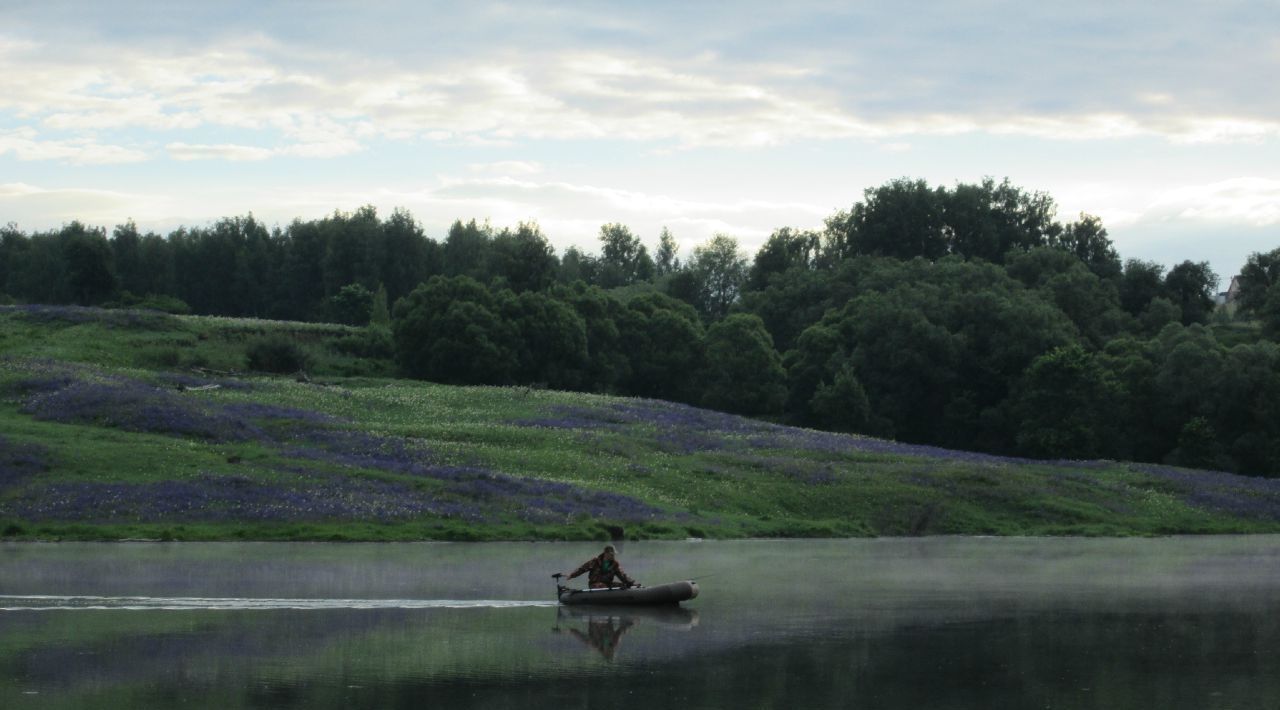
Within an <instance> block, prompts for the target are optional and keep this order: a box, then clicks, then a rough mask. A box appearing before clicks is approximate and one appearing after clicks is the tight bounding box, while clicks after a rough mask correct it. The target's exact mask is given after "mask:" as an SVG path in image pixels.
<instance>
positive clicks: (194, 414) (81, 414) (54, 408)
mask: <svg viewBox="0 0 1280 710" xmlns="http://www.w3.org/2000/svg"><path fill="white" fill-rule="evenodd" d="M21 411H22V412H23V413H25V414H30V415H31V416H33V417H35V418H36V419H39V420H42V421H54V422H62V423H64V424H97V425H101V426H109V427H114V428H117V429H124V430H126V431H138V432H146V433H153V434H168V435H176V436H189V437H194V438H198V439H207V440H210V441H245V440H248V439H253V438H258V437H259V436H260V435H261V432H260V431H259V430H258V429H257V428H256V427H254V426H252V425H251V424H249V423H248V422H245V421H244V420H242V419H237V418H235V417H231V416H228V415H226V414H224V413H222V412H219V411H217V410H216V409H215V408H212V407H210V406H206V405H205V404H203V403H202V402H201V401H200V400H197V399H193V398H189V397H184V396H182V395H179V394H177V393H175V392H171V391H169V390H163V389H160V388H157V387H152V386H150V385H146V384H143V383H141V382H138V381H136V380H128V379H124V378H121V379H118V380H116V381H106V382H95V381H88V380H81V381H77V382H72V383H70V384H68V385H66V386H64V387H61V388H59V389H53V390H51V391H45V392H41V393H39V394H36V395H34V396H31V397H28V398H27V400H26V402H25V403H24V404H23V405H22V408H21Z"/></svg>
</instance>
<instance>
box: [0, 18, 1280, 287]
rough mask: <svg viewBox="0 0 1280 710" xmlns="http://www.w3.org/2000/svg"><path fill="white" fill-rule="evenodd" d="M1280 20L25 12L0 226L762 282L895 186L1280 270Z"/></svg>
mask: <svg viewBox="0 0 1280 710" xmlns="http://www.w3.org/2000/svg"><path fill="white" fill-rule="evenodd" d="M1277 76H1280V4H1277V3H1273V2H1256V1H1255V2H1243V1H1230V0H1228V1H1225V2H1222V1H1219V2H1213V3H1208V2H1199V1H1196V0H1172V1H1170V2H1165V3H1145V2H1118V3H1117V2H1100V1H1095V0H1087V1H1085V2H1076V3H1023V2H1005V1H1002V0H990V1H986V0H963V1H961V2H923V1H912V2H906V3H894V4H888V3H861V2H852V3H851V2H821V1H817V2H792V3H785V4H783V3H767V2H736V3H725V2H709V3H678V2H649V3H643V4H639V3H590V2H540V3H536V4H534V3H528V4H525V3H503V2H471V3H456V4H455V3H424V2H393V1H389V2H376V1H375V2H366V3H359V4H357V3H347V2H301V1H294V2H269V3H261V2H252V3H251V2H238V1H237V2H218V3H202V4H199V5H190V6H188V5H187V4H185V3H160V2H101V3H91V2H59V1H57V0H45V1H41V2H30V1H27V0H16V1H15V0H10V1H9V2H6V3H4V5H3V6H2V7H0V224H3V223H5V222H14V223H16V224H17V225H18V227H19V228H20V229H23V230H25V231H28V232H31V231H34V230H42V229H49V228H53V227H57V226H59V225H61V224H63V223H65V222H69V221H71V220H73V219H78V220H80V221H83V222H86V223H88V224H93V225H99V226H104V227H107V228H108V229H110V228H111V227H112V226H114V225H116V224H120V223H122V222H125V221H126V220H128V219H133V220H136V221H137V223H138V225H139V226H140V227H141V228H142V229H143V230H148V229H151V230H156V231H159V232H161V233H167V231H168V230H169V229H172V228H174V227H176V226H179V225H188V226H197V225H203V224H207V223H209V222H211V221H213V220H216V219H218V218H220V217H229V216H235V215H241V214H246V213H250V212H252V213H253V214H254V215H255V216H256V217H257V218H259V219H260V220H262V221H264V222H266V223H267V224H279V225H282V226H283V225H286V224H288V222H290V221H291V220H293V219H294V218H302V219H315V218H319V217H322V216H324V215H325V214H328V213H331V212H333V211H334V210H341V211H351V210H354V209H356V208H358V207H360V206H362V205H365V204H372V205H374V206H376V207H377V208H378V210H379V213H380V214H382V215H383V216H386V215H388V214H390V212H391V211H392V209H394V208H396V207H403V208H406V209H408V210H410V211H411V212H412V213H413V215H414V216H415V217H416V218H417V219H418V220H419V221H420V222H422V224H423V226H424V228H425V229H426V232H427V234H428V236H430V237H432V238H435V239H441V238H443V236H444V232H445V230H446V229H447V227H448V225H449V224H450V223H451V222H453V221H454V220H455V219H463V220H469V219H473V218H474V219H477V220H481V221H483V220H485V219H488V220H490V221H491V222H492V223H493V224H494V226H496V227H503V226H509V225H514V224H515V223H516V222H518V221H522V220H523V221H528V220H533V221H536V222H538V223H539V224H540V225H541V227H542V229H543V231H544V233H545V234H546V235H547V236H548V238H549V239H550V240H551V242H552V244H553V245H554V246H555V247H556V249H557V251H558V252H559V253H563V251H564V249H565V248H567V247H568V246H570V245H574V246H577V247H579V248H580V249H583V250H585V251H588V252H593V253H595V252H598V243H597V241H596V235H597V234H598V231H599V228H600V225H602V224H604V223H606V222H621V223H623V224H626V225H628V226H630V227H631V229H632V230H633V231H634V232H635V233H636V234H638V235H639V236H640V237H641V238H642V239H643V240H644V241H645V243H646V244H648V245H649V246H650V248H653V246H654V245H655V244H656V242H657V237H658V232H659V230H660V229H661V228H662V227H664V226H665V227H667V228H669V229H670V230H671V232H672V234H673V235H674V236H675V237H676V239H677V241H678V242H679V244H680V246H681V256H686V255H688V254H689V253H690V252H691V251H692V249H693V247H694V246H696V245H698V244H700V243H702V242H704V241H705V240H706V239H708V238H709V237H710V236H712V235H713V234H715V233H718V232H723V233H728V234H730V235H733V236H735V237H737V238H738V240H739V242H740V244H741V245H742V247H743V249H744V250H745V251H747V252H748V253H754V251H755V250H756V248H758V247H759V245H760V244H761V243H762V242H763V241H764V239H765V238H766V237H767V236H768V235H769V233H771V232H772V231H773V230H775V229H777V228H780V227H786V226H790V227H797V228H818V227H821V225H822V223H823V220H824V218H826V217H828V216H829V215H831V214H832V213H834V212H836V211H837V210H841V209H848V208H849V207H850V206H851V205H852V204H853V203H854V202H856V201H858V200H860V199H862V193H863V190H864V189H866V188H869V187H874V186H877V185H880V184H883V183H885V182H887V181H889V180H892V179H895V178H899V177H909V178H922V179H925V180H928V181H929V183H930V184H931V185H942V186H947V187H950V186H953V185H954V184H955V183H956V182H977V181H979V180H981V179H982V178H983V177H985V176H991V177H994V178H996V179H997V180H1000V179H1003V178H1005V177H1008V178H1009V179H1010V181H1011V182H1012V183H1013V184H1015V185H1018V186H1019V187H1022V188H1023V189H1025V190H1027V191H1029V192H1045V193H1048V194H1049V195H1051V196H1052V197H1053V198H1054V199H1055V201H1056V202H1057V204H1058V207H1059V212H1058V219H1059V220H1060V221H1063V222H1069V221H1073V220H1075V219H1076V218H1077V217H1078V215H1079V214H1080V213H1081V212H1086V213H1089V214H1095V215H1098V216H1100V217H1101V218H1102V220H1103V223H1104V225H1105V226H1106V227H1107V229H1108V231H1109V233H1110V236H1111V238H1112V240H1113V242H1114V244H1115V246H1116V248H1117V250H1118V251H1119V252H1120V255H1121V257H1122V258H1140V259H1147V260H1153V261H1157V262H1159V263H1161V264H1164V265H1165V266H1172V265H1174V264H1176V263H1178V262H1181V261H1183V260H1186V259H1190V260H1192V261H1208V262H1210V265H1211V266H1212V267H1213V269H1214V271H1215V272H1217V273H1218V275H1219V276H1220V277H1221V279H1222V283H1221V284H1220V287H1221V288H1225V287H1226V283H1227V282H1228V281H1229V279H1230V276H1231V275H1232V274H1234V273H1237V272H1238V271H1239V268H1240V266H1241V265H1242V264H1243V263H1244V261H1245V259H1246V258H1247V257H1248V255H1249V254H1250V253H1252V252H1257V251H1269V250H1271V249H1275V248H1277V247H1280V94H1278V93H1277V92H1276V91H1275V90H1274V88H1275V86H1276V79H1275V77H1277Z"/></svg>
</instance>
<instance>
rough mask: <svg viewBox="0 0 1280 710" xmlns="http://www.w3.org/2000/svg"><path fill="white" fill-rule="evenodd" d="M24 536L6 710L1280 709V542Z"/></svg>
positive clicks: (11, 579) (9, 562) (15, 554)
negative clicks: (90, 539)
mask: <svg viewBox="0 0 1280 710" xmlns="http://www.w3.org/2000/svg"><path fill="white" fill-rule="evenodd" d="M599 547H600V546H599V545H595V544H586V543H410V544H321V543H317V544H294V543H207V544H206V543H103V544H98V543H7V544H3V545H0V707H4V708H6V709H8V708H15V709H16V708H41V709H43V708H62V707H66V708H79V707H93V708H96V709H98V710H102V709H106V708H122V709H123V708H129V709H131V710H136V709H140V708H141V709H146V708H174V707H190V708H402V707H403V708H419V707H445V708H519V709H520V710H532V709H535V708H544V707H545V708H558V709H563V708H601V707H614V706H619V707H639V708H650V707H661V708H789V707H809V708H834V707H842V708H843V707H847V708H912V709H920V708H1099V709H1101V708H1107V709H1109V710H1116V709H1120V708H1162V709H1174V708H1188V709H1191V708H1195V709H1196V710H1203V709H1205V708H1224V709H1225V708H1233V709H1237V710H1238V709H1241V708H1274V707H1276V706H1277V702H1278V701H1280V656H1278V655H1277V654H1276V652H1275V650H1276V649H1277V648H1280V613H1278V612H1280V537H1275V536H1253V537H1178V538H1157V539H1061V538H1054V539H1039V538H1037V539H1031V538H1013V539H1009V538H916V539H879V540H821V541H763V540H752V541H734V542H711V541H705V542H703V541H686V542H630V543H623V544H622V545H621V546H620V547H621V554H620V559H621V561H622V563H623V565H624V567H625V568H626V569H627V571H628V572H629V573H630V574H631V575H632V576H634V577H636V578H638V579H639V580H640V581H641V582H643V583H648V584H657V583H660V582H665V581H671V580H677V579H687V578H695V579H697V580H698V584H699V587H700V590H701V593H700V595H699V596H698V598H696V599H694V600H692V601H689V602H686V603H685V604H683V605H682V606H681V607H679V608H677V609H667V610H647V611H646V610H635V611H627V610H625V609H623V610H619V609H603V610H583V609H578V608H572V609H571V608H567V607H559V606H557V605H556V604H555V602H554V598H553V597H554V595H553V592H554V586H553V581H552V579H551V576H550V575H551V574H552V573H553V572H556V571H564V570H567V569H571V568H573V567H574V566H576V565H577V564H579V563H581V562H582V561H584V560H585V559H587V558H588V557H590V556H591V555H593V554H595V553H596V552H598V551H599Z"/></svg>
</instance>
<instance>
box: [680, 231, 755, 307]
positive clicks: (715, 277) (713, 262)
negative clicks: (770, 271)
mask: <svg viewBox="0 0 1280 710" xmlns="http://www.w3.org/2000/svg"><path fill="white" fill-rule="evenodd" d="M687 271H688V272H689V274H690V275H691V276H692V278H693V283H694V285H695V288H696V292H695V298H696V301H695V302H694V303H693V305H694V307H695V308H697V309H698V312H699V313H700V314H701V315H702V317H703V318H704V319H705V320H706V321H707V322H709V323H710V322H714V321H717V320H720V319H722V318H724V317H725V316H726V315H728V314H729V307H730V306H732V305H733V304H734V302H736V301H737V300H738V294H739V293H740V292H741V291H742V285H743V283H745V282H746V279H747V258H746V256H745V255H743V253H742V251H741V250H740V249H739V248H738V240H737V239H734V238H733V237H731V236H729V235H727V234H717V235H715V236H714V237H712V238H711V239H710V240H708V241H707V242H706V243H705V244H702V245H700V246H698V247H695V248H694V250H693V258H691V259H690V260H689V264H688V267H687Z"/></svg>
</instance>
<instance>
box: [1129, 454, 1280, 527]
mask: <svg viewBox="0 0 1280 710" xmlns="http://www.w3.org/2000/svg"><path fill="white" fill-rule="evenodd" d="M1129 469H1130V470H1131V471H1136V472H1138V473H1143V474H1146V475H1147V476H1149V477H1151V478H1153V479H1155V480H1156V481H1158V482H1159V483H1160V484H1162V485H1163V486H1165V487H1167V488H1168V489H1169V490H1170V491H1171V492H1173V493H1176V494H1178V495H1180V496H1181V497H1182V500H1183V502H1184V503H1186V504H1187V505H1189V506H1191V507H1193V508H1199V509H1201V510H1209V511H1213V512H1220V513H1228V514H1231V515H1235V516H1238V517H1244V518H1253V519H1257V520H1280V480H1277V479H1274V478H1255V477H1252V476H1240V475H1237V474H1234V473H1223V472H1220V471H1194V470H1190V469H1184V468H1174V467H1172V466H1157V465H1155V464H1130V465H1129Z"/></svg>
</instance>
